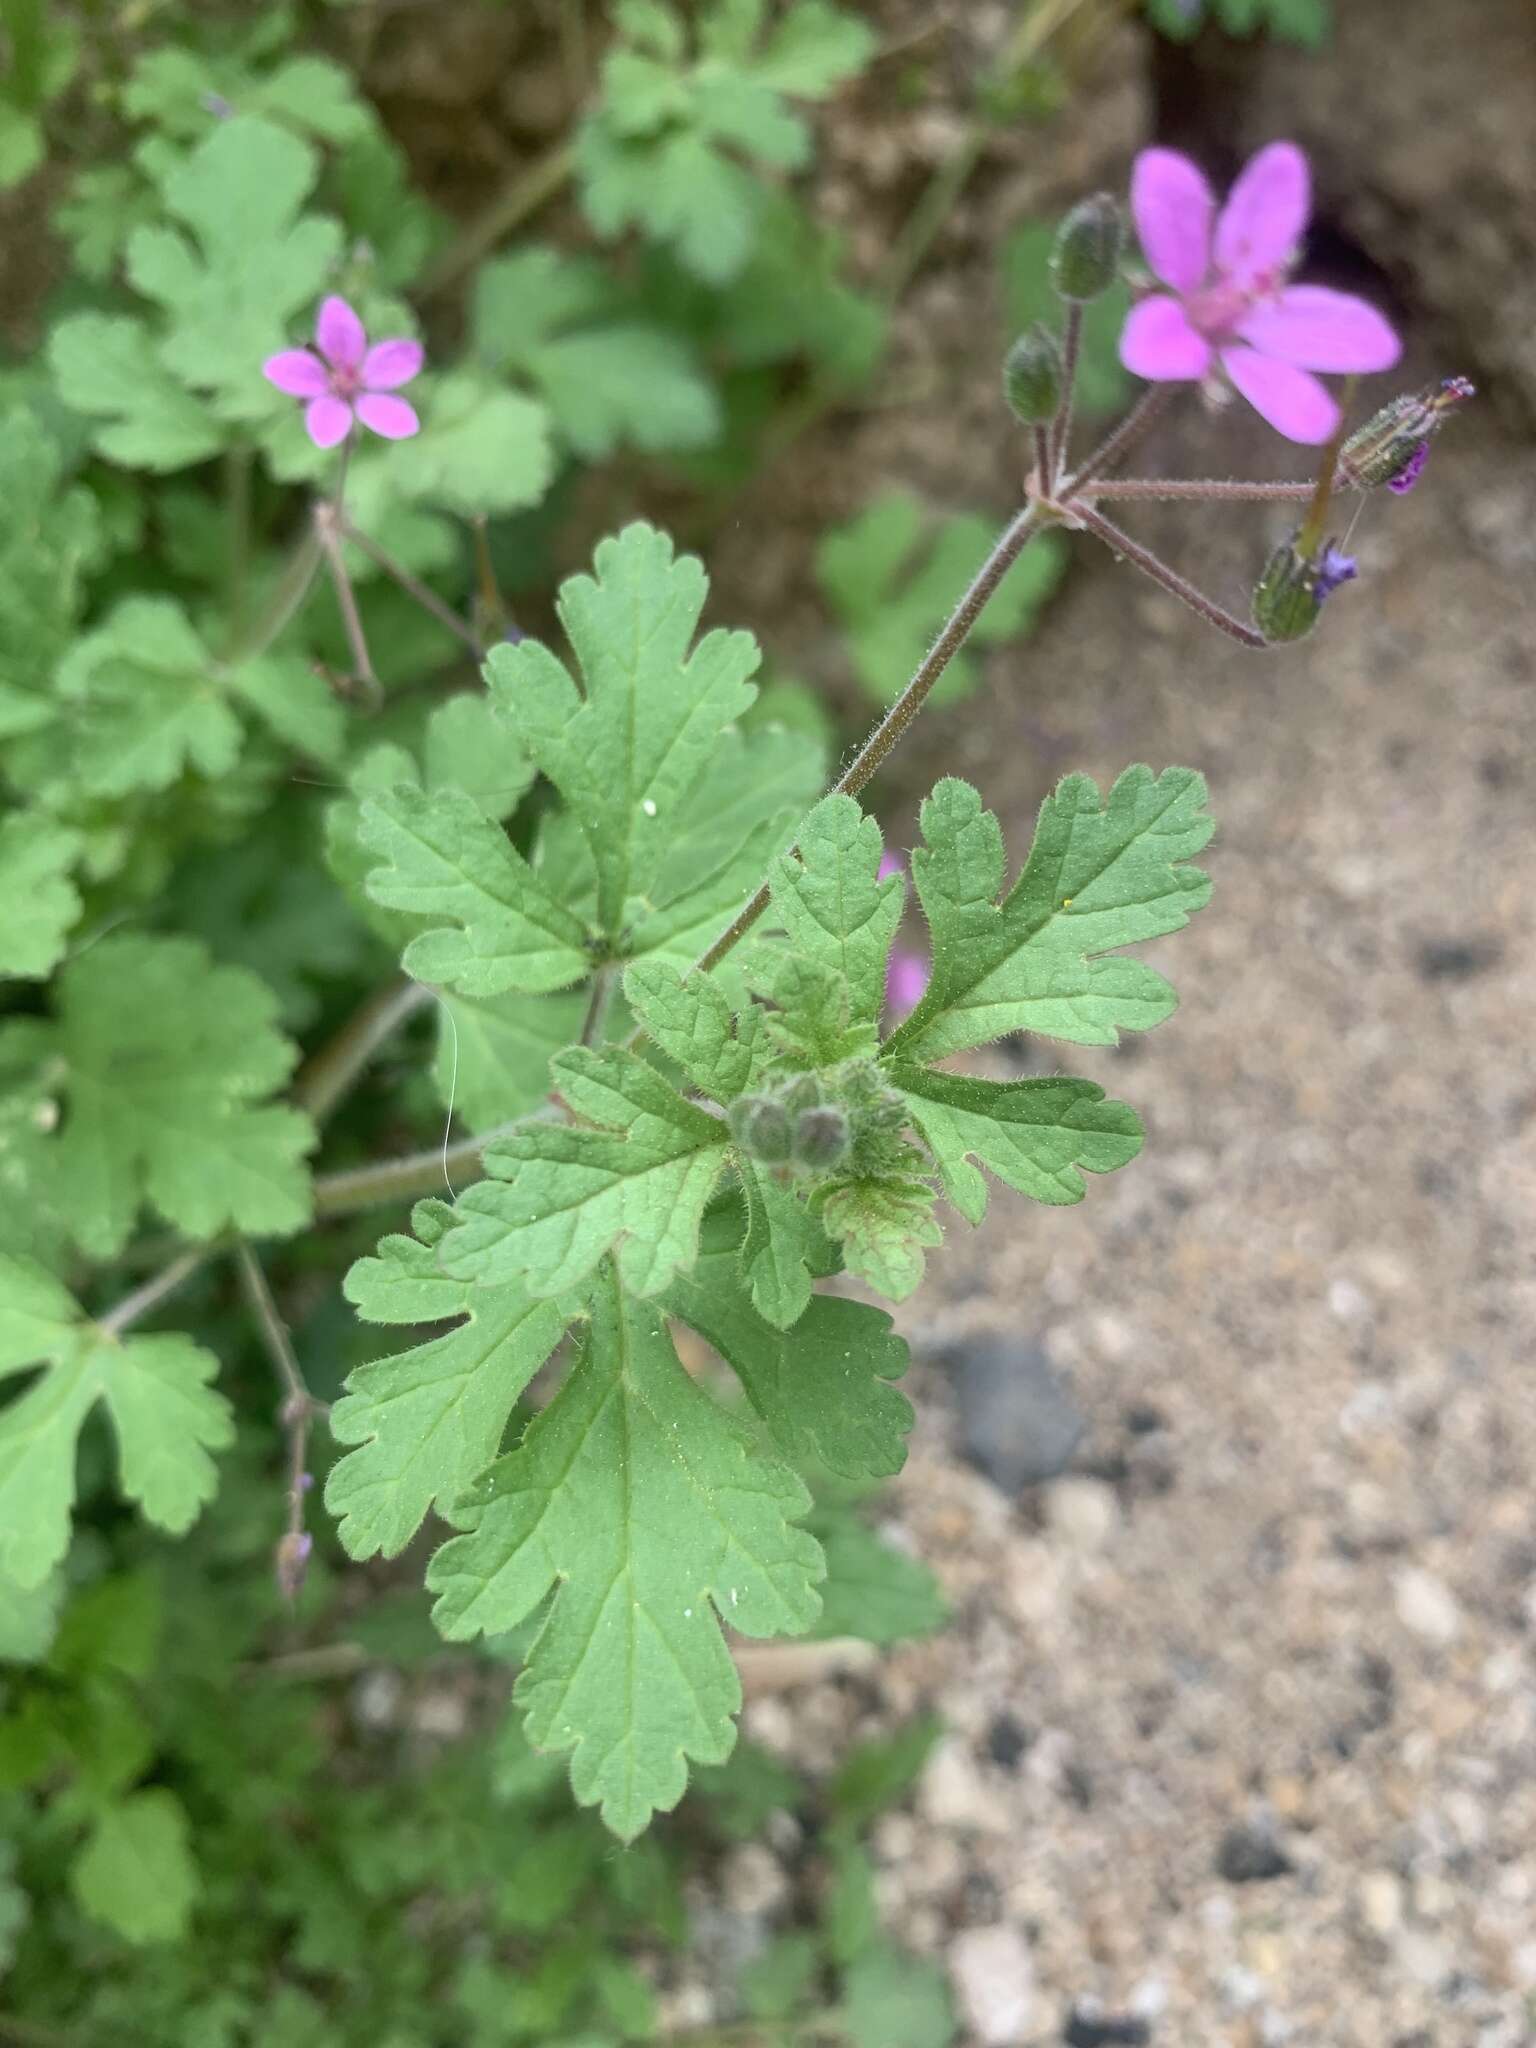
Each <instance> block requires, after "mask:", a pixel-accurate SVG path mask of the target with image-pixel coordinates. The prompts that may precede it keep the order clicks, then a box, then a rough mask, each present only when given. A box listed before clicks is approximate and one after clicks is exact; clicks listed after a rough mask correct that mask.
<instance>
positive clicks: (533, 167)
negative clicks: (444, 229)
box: [421, 142, 576, 298]
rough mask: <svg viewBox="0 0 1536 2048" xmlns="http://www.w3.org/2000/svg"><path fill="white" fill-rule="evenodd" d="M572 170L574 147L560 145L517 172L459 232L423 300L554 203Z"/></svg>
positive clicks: (427, 283)
mask: <svg viewBox="0 0 1536 2048" xmlns="http://www.w3.org/2000/svg"><path fill="white" fill-rule="evenodd" d="M575 168H576V148H575V145H574V143H570V142H562V143H560V144H559V145H558V146H557V147H556V148H554V149H552V150H549V151H547V152H546V154H545V155H543V156H541V157H535V158H534V160H533V162H532V163H531V164H528V165H526V166H525V167H524V168H523V169H521V170H519V171H518V172H517V173H516V174H515V176H513V177H512V178H511V179H510V180H509V181H508V182H507V184H505V185H504V186H503V187H502V189H501V191H500V192H498V193H497V194H496V196H495V198H494V199H493V200H492V201H491V203H490V204H489V206H487V207H486V209H485V211H484V212H483V213H481V214H478V215H477V216H476V217H475V219H474V220H472V221H471V222H470V223H469V224H468V226H467V227H465V228H462V229H461V230H460V232H459V234H458V236H457V237H456V239H455V240H454V241H453V242H452V243H451V244H450V245H449V247H448V248H447V249H445V250H444V252H443V254H442V255H441V256H440V257H439V258H438V260H437V262H436V263H435V264H434V265H433V266H432V268H431V269H430V270H429V271H428V272H427V275H426V278H425V279H424V281H423V283H422V287H421V289H422V294H423V296H425V297H426V298H435V297H436V296H437V294H438V293H439V292H443V291H446V290H447V288H448V287H449V285H451V284H455V283H457V281H458V279H459V278H461V277H462V276H463V275H464V272H465V271H466V270H472V269H473V268H474V267H475V265H476V264H477V263H478V262H479V261H480V259H481V257H482V256H484V255H485V254H487V252H488V251H489V250H491V249H494V248H495V246H496V244H497V243H498V242H499V241H501V240H503V239H504V237H506V236H507V235H510V234H511V232H512V230H513V229H514V228H515V227H518V226H520V225H521V223H522V222H523V221H525V220H527V218H528V217H529V215H530V214H533V213H537V212H538V210H539V208H540V207H541V206H544V205H546V204H547V203H548V202H549V201H550V200H551V199H553V198H554V196H555V194H556V193H557V192H558V191H559V190H560V188H561V186H562V185H564V184H565V183H566V182H567V181H568V180H569V178H570V177H571V175H572V173H573V172H574V170H575Z"/></svg>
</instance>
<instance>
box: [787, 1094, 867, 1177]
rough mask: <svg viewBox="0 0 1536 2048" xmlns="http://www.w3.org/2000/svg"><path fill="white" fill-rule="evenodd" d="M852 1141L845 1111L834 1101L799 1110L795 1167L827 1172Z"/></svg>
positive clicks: (837, 1163) (795, 1140)
mask: <svg viewBox="0 0 1536 2048" xmlns="http://www.w3.org/2000/svg"><path fill="white" fill-rule="evenodd" d="M852 1142H853V1132H852V1129H851V1127H850V1125H849V1122H848V1118H847V1115H846V1113H845V1112H844V1111H843V1110H841V1109H839V1108H838V1106H837V1104H836V1103H835V1102H823V1103H819V1104H818V1105H817V1106H816V1107H815V1108H814V1109H803V1110H801V1112H800V1114H799V1116H798V1117H796V1119H795V1136H794V1157H795V1164H796V1165H797V1166H808V1167H810V1168H811V1169H812V1170H813V1171H815V1172H818V1173H826V1172H828V1171H829V1170H830V1169H831V1168H832V1167H834V1166H841V1164H842V1163H843V1161H844V1160H845V1159H846V1158H847V1156H848V1148H849V1146H850V1144H851V1143H852Z"/></svg>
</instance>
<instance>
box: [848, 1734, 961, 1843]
mask: <svg viewBox="0 0 1536 2048" xmlns="http://www.w3.org/2000/svg"><path fill="white" fill-rule="evenodd" d="M943 1733H944V1724H943V1722H942V1721H941V1720H940V1719H939V1717H938V1716H937V1714H919V1715H918V1717H917V1718H916V1720H913V1721H908V1722H905V1723H904V1724H903V1725H902V1726H901V1727H900V1728H897V1729H896V1730H895V1731H894V1732H893V1733H892V1734H890V1735H877V1736H875V1737H873V1738H872V1739H871V1740H870V1741H868V1742H861V1743H860V1744H859V1745H858V1747H857V1748H856V1749H854V1750H852V1751H850V1753H849V1754H848V1755H847V1756H846V1757H845V1758H844V1759H843V1762H842V1764H841V1766H840V1767H839V1769H838V1772H837V1775H836V1776H835V1777H834V1778H833V1780H832V1783H831V1785H830V1786H829V1787H828V1788H827V1798H828V1801H829V1803H830V1805H831V1808H832V1811H833V1813H834V1814H835V1815H836V1816H837V1819H838V1821H839V1823H840V1824H841V1826H842V1827H843V1828H845V1829H860V1828H866V1827H868V1826H869V1824H870V1822H871V1821H872V1820H875V1819H877V1818H878V1817H879V1815H880V1814H882V1813H885V1812H887V1811H888V1810H889V1809H890V1808H891V1807H893V1806H899V1805H900V1804H901V1802H902V1800H903V1799H905V1798H906V1796H907V1794H908V1792H910V1791H911V1789H912V1787H913V1786H914V1785H915V1784H916V1783H917V1781H918V1779H919V1777H921V1775H922V1771H923V1766H924V1765H925V1764H926V1763H927V1761H928V1758H929V1756H930V1755H931V1754H932V1752H933V1747H934V1744H935V1743H936V1742H937V1741H938V1739H939V1737H940V1736H941V1735H942V1734H943Z"/></svg>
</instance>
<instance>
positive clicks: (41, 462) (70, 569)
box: [0, 410, 101, 740]
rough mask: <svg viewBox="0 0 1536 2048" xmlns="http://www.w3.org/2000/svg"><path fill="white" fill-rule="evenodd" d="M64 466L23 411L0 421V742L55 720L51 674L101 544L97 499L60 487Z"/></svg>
mask: <svg viewBox="0 0 1536 2048" xmlns="http://www.w3.org/2000/svg"><path fill="white" fill-rule="evenodd" d="M63 468H64V459H63V456H62V454H61V452H60V450H59V448H58V447H57V445H56V444H55V442H54V441H53V440H52V439H51V438H50V436H49V435H48V434H47V432H46V431H45V430H44V428H43V425H42V423H41V421H39V420H37V419H34V418H33V417H32V416H31V414H30V413H28V412H26V411H24V410H17V411H14V412H10V413H8V414H7V415H6V416H5V417H4V418H3V419H0V740H8V739H14V738H16V737H17V736H18V735H19V734H22V733H30V732H36V731H38V730H40V729H41V728H43V727H46V726H48V725H49V724H51V723H52V721H53V719H54V718H55V717H56V715H57V706H56V704H55V701H54V699H53V695H52V689H53V672H54V669H55V667H56V665H57V663H58V660H59V657H60V656H61V655H62V654H63V652H64V650H65V649H66V648H67V647H68V645H69V643H70V641H71V639H72V638H73V637H74V631H75V624H76V621H77V619H78V617H79V614H80V611H81V609H82V605H83V601H84V583H85V571H86V569H87V568H88V567H89V566H90V564H91V561H92V558H93V557H94V555H95V554H96V552H97V550H98V548H99V546H100V540H101V531H100V529H101V522H100V518H99V516H98V513H97V509H96V502H95V500H94V499H93V498H92V496H91V494H90V492H89V491H87V490H83V489H81V488H79V487H78V486H74V487H71V488H69V489H67V490H65V489H61V488H60V482H61V478H62V475H63Z"/></svg>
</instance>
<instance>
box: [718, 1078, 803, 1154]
mask: <svg viewBox="0 0 1536 2048" xmlns="http://www.w3.org/2000/svg"><path fill="white" fill-rule="evenodd" d="M727 1120H728V1122H729V1123H730V1126H731V1135H732V1137H733V1138H734V1139H735V1140H736V1142H737V1144H738V1145H739V1146H740V1147H741V1149H742V1151H743V1152H745V1153H746V1155H747V1157H748V1158H749V1159H756V1160H758V1161H759V1162H760V1163H761V1164H762V1165H764V1166H782V1165H783V1164H784V1163H785V1161H786V1160H787V1159H788V1158H789V1152H790V1138H791V1125H790V1121H789V1116H788V1113H787V1112H786V1110H785V1108H784V1105H783V1103H782V1102H776V1101H775V1100H774V1098H773V1097H772V1096H771V1095H740V1096H738V1097H737V1098H736V1100H735V1101H734V1102H733V1103H732V1104H731V1106H730V1109H729V1111H728V1112H727Z"/></svg>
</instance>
